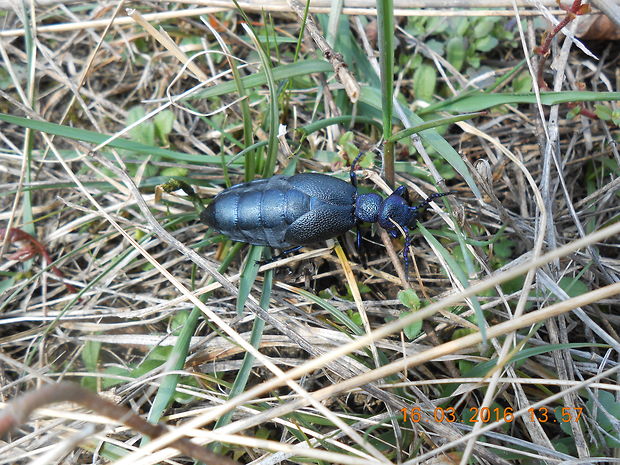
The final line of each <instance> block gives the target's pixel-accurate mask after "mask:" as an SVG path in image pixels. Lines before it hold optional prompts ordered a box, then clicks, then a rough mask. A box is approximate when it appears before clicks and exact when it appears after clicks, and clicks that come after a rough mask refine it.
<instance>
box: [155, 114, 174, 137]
mask: <svg viewBox="0 0 620 465" xmlns="http://www.w3.org/2000/svg"><path fill="white" fill-rule="evenodd" d="M153 123H154V124H155V133H156V134H157V137H159V140H160V141H161V143H162V144H164V145H168V135H169V134H170V133H171V132H172V125H173V124H174V113H173V112H172V111H170V110H163V111H160V112H159V113H157V114H156V115H155V117H154V118H153Z"/></svg>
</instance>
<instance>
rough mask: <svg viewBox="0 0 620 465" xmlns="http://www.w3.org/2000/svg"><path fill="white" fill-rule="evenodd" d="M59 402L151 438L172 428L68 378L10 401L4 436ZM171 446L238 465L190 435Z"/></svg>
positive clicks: (1, 418)
mask: <svg viewBox="0 0 620 465" xmlns="http://www.w3.org/2000/svg"><path fill="white" fill-rule="evenodd" d="M57 402H74V403H76V404H79V405H82V406H83V407H86V408H88V409H90V410H93V411H95V412H97V413H98V414H100V415H102V416H105V417H108V418H111V419H113V420H116V421H118V422H119V423H123V424H124V425H125V426H127V427H129V428H132V429H134V430H136V431H138V432H139V433H142V434H144V435H146V436H149V437H150V438H151V439H154V438H157V437H159V436H162V435H164V434H165V433H167V432H168V427H166V426H165V425H162V424H161V423H157V424H152V423H149V422H148V421H146V420H144V419H143V418H142V417H140V416H139V415H136V414H135V413H134V412H132V411H131V410H130V409H128V408H127V407H124V406H122V405H117V404H115V403H113V402H110V401H109V400H106V399H104V398H103V397H101V396H98V395H97V394H95V393H94V392H91V391H89V390H87V389H85V388H83V387H81V386H79V385H77V384H75V383H70V382H67V381H65V382H61V383H57V384H47V385H45V386H43V387H42V388H40V389H37V390H35V391H31V392H28V393H26V394H24V395H23V396H20V397H18V398H17V399H14V400H12V401H11V402H10V403H8V404H7V406H6V408H5V409H4V410H3V411H2V412H0V436H1V435H3V434H4V433H6V432H8V431H9V430H10V429H12V428H15V427H16V426H18V425H20V424H23V423H25V422H26V421H27V420H28V417H29V416H30V415H31V414H32V412H33V411H34V410H36V409H38V408H40V407H43V406H45V405H47V404H53V403H57ZM170 447H174V448H175V449H177V450H178V451H179V452H181V453H182V454H184V455H187V456H189V457H192V458H194V459H196V460H200V461H201V462H204V463H206V464H218V465H238V462H236V461H234V460H231V459H229V458H227V457H223V456H221V455H218V454H216V453H214V452H211V451H210V450H208V449H206V448H204V447H202V446H200V445H198V444H194V443H193V442H191V441H190V440H189V439H187V438H179V439H176V440H174V441H172V442H171V443H170Z"/></svg>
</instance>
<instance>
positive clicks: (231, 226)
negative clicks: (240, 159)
mask: <svg viewBox="0 0 620 465" xmlns="http://www.w3.org/2000/svg"><path fill="white" fill-rule="evenodd" d="M360 156H361V154H360ZM360 156H358V157H357V158H356V159H355V161H354V162H353V163H352V164H351V172H350V176H351V183H348V182H346V181H343V180H341V179H338V178H334V177H332V176H327V175H325V174H319V173H302V174H296V175H294V176H281V175H277V176H273V177H271V178H267V179H258V180H255V181H251V182H246V183H244V184H237V185H235V186H232V187H230V188H228V189H226V190H224V191H222V192H220V193H219V194H218V195H217V196H216V197H215V198H214V199H213V201H212V202H211V203H210V204H209V206H208V207H207V208H206V209H205V210H203V211H202V212H201V214H200V220H201V221H202V222H203V223H206V224H207V225H209V227H210V228H212V229H214V230H215V231H217V232H220V233H222V234H225V235H226V236H228V237H230V238H231V239H232V240H234V241H239V242H247V243H250V244H254V245H264V246H269V247H273V248H277V249H282V250H283V254H284V253H290V252H293V251H295V250H298V249H300V248H301V247H302V246H304V245H308V244H312V243H314V242H319V241H322V240H325V239H330V238H332V237H336V236H339V235H342V234H344V233H346V232H347V231H349V230H350V229H352V228H354V227H355V226H357V224H358V223H360V222H368V223H379V225H380V226H381V227H382V228H384V229H385V230H387V232H388V233H389V234H390V235H391V236H392V237H398V236H399V235H400V231H399V230H398V228H397V226H396V225H395V224H394V223H396V224H398V225H399V226H400V227H401V228H402V229H403V231H404V232H405V235H406V243H405V251H404V254H405V263H407V252H408V246H409V244H410V240H411V239H410V236H409V234H408V233H409V229H410V228H414V227H415V225H416V223H417V221H418V217H419V214H420V210H421V209H423V208H425V207H427V206H428V204H429V203H430V202H431V201H432V200H434V199H436V198H438V197H443V196H444V195H450V194H453V192H446V193H437V194H432V195H430V196H429V197H428V199H426V200H425V201H424V202H421V203H420V204H418V205H416V206H410V205H409V203H408V201H407V189H406V187H405V186H400V187H399V188H398V189H396V190H395V191H394V192H393V193H392V195H390V196H389V197H388V198H387V199H383V198H382V197H381V196H380V195H379V194H375V193H370V194H360V193H358V191H357V178H356V176H355V165H356V164H357V161H358V159H359V158H360ZM357 245H358V247H359V246H360V233H359V230H358V232H357Z"/></svg>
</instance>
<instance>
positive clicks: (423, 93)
mask: <svg viewBox="0 0 620 465" xmlns="http://www.w3.org/2000/svg"><path fill="white" fill-rule="evenodd" d="M436 84H437V70H436V69H435V68H434V67H433V66H431V65H428V64H423V65H422V66H420V67H419V68H418V69H416V70H415V72H414V73H413V94H414V95H415V98H416V99H419V100H423V101H425V102H430V101H432V100H433V94H434V93H435V86H436Z"/></svg>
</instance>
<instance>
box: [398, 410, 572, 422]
mask: <svg viewBox="0 0 620 465" xmlns="http://www.w3.org/2000/svg"><path fill="white" fill-rule="evenodd" d="M400 411H401V413H402V414H403V422H405V423H406V422H411V423H428V422H430V421H435V422H437V423H455V422H459V423H492V422H495V421H499V420H503V421H505V422H506V423H512V422H513V421H514V420H515V415H514V410H513V409H512V408H511V407H506V408H500V407H495V408H490V407H482V408H479V407H470V408H469V409H467V410H466V411H465V412H463V413H464V414H462V415H458V414H457V411H456V409H455V408H454V407H446V408H444V407H435V408H434V409H433V411H432V415H431V412H428V415H423V410H422V408H421V407H411V408H406V407H403V408H402V409H400ZM582 411H583V408H582V407H561V408H558V409H556V410H550V409H548V408H547V407H539V408H537V409H533V408H530V409H528V410H527V415H523V419H524V420H525V421H528V420H529V421H531V422H535V421H538V422H540V423H569V422H571V421H574V422H578V421H579V419H580V418H581V414H582Z"/></svg>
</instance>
